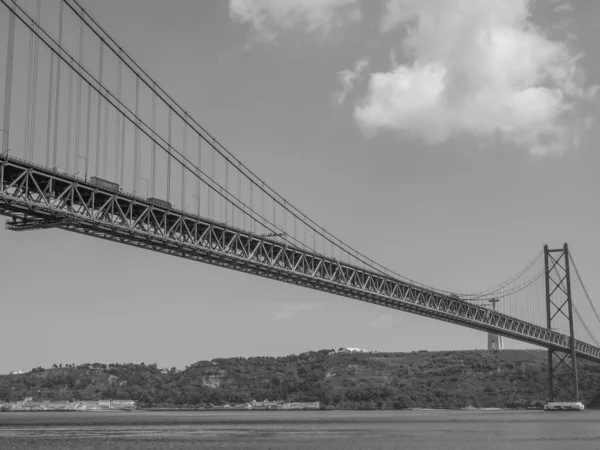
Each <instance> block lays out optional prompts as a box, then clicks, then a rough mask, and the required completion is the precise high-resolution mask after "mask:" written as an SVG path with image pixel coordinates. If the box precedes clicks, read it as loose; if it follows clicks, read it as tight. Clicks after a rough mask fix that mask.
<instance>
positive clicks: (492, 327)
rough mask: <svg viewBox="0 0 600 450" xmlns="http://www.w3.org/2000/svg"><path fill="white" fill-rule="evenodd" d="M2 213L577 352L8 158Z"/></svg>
mask: <svg viewBox="0 0 600 450" xmlns="http://www.w3.org/2000/svg"><path fill="white" fill-rule="evenodd" d="M0 214H3V215H7V216H10V217H11V218H12V219H11V220H9V221H8V222H7V228H8V229H10V230H13V231H26V230H34V229H45V228H61V229H63V230H67V231H72V232H76V233H81V234H85V235H89V236H95V237H99V238H102V239H107V240H110V241H114V242H119V243H122V244H127V245H131V246H135V247H139V248H145V249H148V250H153V251H157V252H161V253H165V254H169V255H173V256H179V257H182V258H186V259H191V260H195V261H200V262H204V263H208V264H213V265H217V266H220V267H226V268H229V269H233V270H237V271H241V272H246V273H250V274H254V275H259V276H262V277H265V278H270V279H274V280H279V281H284V282H286V283H291V284H296V285H299V286H304V287H309V288H312V289H317V290H320V291H324V292H328V293H332V294H337V295H341V296H344V297H348V298H353V299H357V300H361V301H365V302H369V303H373V304H377V305H380V306H385V307H387V308H393V309H397V310H401V311H406V312H410V313H413V314H419V315H422V316H426V317H431V318H434V319H437V320H443V321H446V322H450V323H454V324H458V325H462V326H466V327H470V328H474V329H477V330H481V331H488V332H494V333H497V334H500V335H502V336H506V337H510V338H512V339H516V340H520V341H524V342H527V343H530V344H535V345H539V346H542V347H546V348H549V349H552V350H555V351H569V349H570V345H571V341H570V338H569V337H568V336H566V335H564V334H561V333H557V332H555V331H552V330H549V329H546V328H542V327H540V326H537V325H534V324H531V323H528V322H525V321H521V320H519V319H517V318H514V317H510V316H507V315H504V314H501V313H498V312H496V311H493V310H491V309H489V308H486V307H483V306H480V305H477V304H473V303H469V302H466V301H463V300H460V299H457V298H454V297H449V296H447V295H445V294H443V293H439V292H435V291H431V290H426V289H424V288H422V287H420V286H417V285H411V284H408V283H405V282H403V281H400V280H398V279H394V278H391V277H389V276H387V275H386V274H382V273H379V272H376V271H369V270H364V269H362V268H359V267H355V266H352V265H348V264H344V263H341V262H340V261H338V260H336V259H331V258H327V257H324V256H323V255H320V254H318V253H314V252H311V251H307V250H305V249H302V248H298V247H294V246H291V245H289V244H288V243H286V242H284V241H279V240H277V239H276V238H269V237H262V236H258V235H254V234H252V233H249V232H247V231H245V230H240V229H236V228H233V227H230V226H228V225H226V224H223V223H217V222H213V221H210V220H208V219H205V218H202V217H198V216H196V215H193V214H189V213H186V212H184V211H180V210H174V209H166V208H162V207H158V206H155V205H152V204H150V203H149V202H148V201H147V200H146V199H143V198H139V197H136V196H133V195H129V194H125V193H122V192H118V191H110V190H107V189H100V188H98V187H96V186H94V185H92V184H91V183H89V182H87V181H86V180H82V179H80V178H76V177H73V176H70V175H66V174H63V173H57V172H54V171H51V170H49V169H47V168H44V167H42V166H37V165H34V164H31V163H28V162H25V161H21V160H18V159H15V158H9V157H7V156H0ZM574 344H575V350H576V352H577V355H578V357H581V358H585V359H589V360H593V361H596V362H600V348H598V347H594V346H592V345H590V344H587V343H584V342H582V341H575V342H574Z"/></svg>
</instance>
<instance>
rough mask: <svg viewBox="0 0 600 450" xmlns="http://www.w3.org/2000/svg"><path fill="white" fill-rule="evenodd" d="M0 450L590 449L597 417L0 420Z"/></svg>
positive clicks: (599, 437) (599, 442) (28, 416)
mask: <svg viewBox="0 0 600 450" xmlns="http://www.w3.org/2000/svg"><path fill="white" fill-rule="evenodd" d="M0 449H2V450H21V449H23V450H24V449H27V450H31V449H63V450H70V449H78V450H88V449H89V450H92V449H93V450H96V449H110V450H123V449H156V450H159V449H160V450H162V449H261V450H262V449H286V450H296V449H333V450H337V449H340V450H341V449H344V450H351V449H356V450H359V449H361V450H362V449H403V450H404V449H406V450H408V449H417V450H421V449H427V450H429V449H435V450H471V449H473V450H475V449H476V450H499V449H510V450H515V449H527V450H538V449H539V450H542V449H543V450H564V449H572V450H598V449H600V411H586V412H543V411H526V412H525V411H428V410H419V411H311V412H309V411H263V412H258V411H243V412H242V411H240V412H205V411H202V412H145V411H136V412H95V413H94V412H89V413H87V412H86V413H81V412H80V413H59V412H57V413H44V412H39V413H38V412H34V413H0Z"/></svg>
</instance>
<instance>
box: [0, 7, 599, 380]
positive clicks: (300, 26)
mask: <svg viewBox="0 0 600 450" xmlns="http://www.w3.org/2000/svg"><path fill="white" fill-rule="evenodd" d="M82 4H83V5H84V6H85V7H86V9H87V11H88V12H89V13H90V14H91V15H92V16H93V17H95V18H96V19H97V20H98V21H99V22H100V23H101V24H102V25H103V27H104V28H105V29H106V30H107V31H108V32H109V34H111V35H112V36H113V37H114V38H115V39H116V40H117V41H118V42H119V43H120V44H121V45H122V46H123V48H125V49H126V50H127V51H128V52H129V54H130V55H132V56H133V57H134V58H135V59H136V60H137V61H138V63H139V64H140V65H141V66H142V67H143V68H144V69H145V70H146V71H147V72H149V73H150V74H151V75H152V76H153V77H154V78H155V79H156V80H158V82H159V83H160V84H161V85H162V86H163V88H164V89H165V90H166V91H167V92H169V93H170V94H171V95H172V96H173V97H174V98H175V99H177V100H178V101H179V102H180V103H182V104H183V105H184V106H185V108H186V109H187V111H188V112H189V113H190V115H192V116H193V117H194V118H195V119H196V120H198V121H199V122H200V123H201V124H202V125H203V126H204V127H205V128H207V129H208V130H210V132H211V133H212V134H213V135H215V136H217V137H218V138H219V140H220V141H221V142H223V143H224V144H225V145H226V146H227V148H228V149H229V150H230V151H232V152H233V153H234V154H235V155H236V156H237V157H239V158H240V159H241V160H242V161H244V162H245V163H246V164H247V165H248V166H249V167H251V168H252V169H253V170H254V171H255V172H256V173H257V174H259V175H260V176H261V177H263V178H265V179H266V180H267V181H268V182H269V184H270V185H271V186H273V187H274V188H275V189H276V190H277V191H278V192H279V193H280V194H281V195H283V196H284V197H286V198H287V199H288V200H289V201H290V202H291V203H293V204H294V205H295V206H296V207H298V208H299V209H300V210H301V211H303V212H305V213H307V214H308V215H309V216H310V217H312V218H313V219H314V220H315V221H316V222H317V223H319V224H320V225H322V226H323V227H325V228H326V229H328V230H330V231H332V232H333V233H334V234H335V235H336V236H338V237H339V238H341V239H343V240H344V241H346V242H348V243H350V244H351V245H353V246H354V247H356V248H358V249H359V250H361V251H362V252H363V253H365V254H367V255H368V256H370V257H371V258H373V259H375V260H376V261H378V262H380V263H383V264H384V265H387V266H388V267H391V268H393V269H394V270H395V271H397V272H399V273H401V274H403V275H404V276H407V277H410V278H413V279H416V280H418V281H420V282H423V283H427V284H429V285H433V286H435V287H438V288H441V289H447V290H451V291H456V292H474V291H477V290H480V289H483V288H486V287H489V286H492V285H495V284H497V283H499V282H501V281H503V280H504V279H507V278H509V277H510V276H511V275H513V274H514V273H516V272H517V271H518V270H519V269H520V268H521V267H523V266H524V265H525V264H526V263H527V262H528V261H529V260H531V258H533V256H535V255H536V254H537V253H538V252H539V251H540V250H541V248H542V247H543V245H544V244H549V245H550V246H552V247H558V246H562V244H563V243H564V242H568V243H569V246H570V248H571V250H572V251H573V255H574V256H575V258H576V261H577V265H578V267H579V269H580V272H581V274H582V276H583V278H584V279H585V280H586V283H587V288H588V290H589V292H590V294H591V295H592V297H593V298H597V297H598V296H600V279H599V278H598V277H597V276H596V275H597V273H598V272H599V271H600V262H599V260H598V258H596V257H595V255H596V254H599V253H600V241H599V239H598V236H597V224H598V223H599V221H600V211H599V209H598V208H597V207H596V203H595V200H596V199H597V193H598V191H599V189H600V177H598V176H596V172H597V168H598V167H600V154H599V152H598V150H597V148H596V145H595V143H596V142H597V141H598V139H599V138H600V128H599V127H600V123H599V122H600V111H599V108H598V101H597V99H598V95H597V93H596V90H597V85H600V59H599V57H598V55H597V54H596V53H595V52H594V49H595V45H596V43H597V42H598V39H599V38H600V25H598V24H597V20H596V18H597V17H598V16H599V15H600V3H598V2H597V1H595V0H581V1H578V2H574V1H573V2H570V3H567V2H562V1H560V2H559V1H550V0H548V1H540V0H538V1H526V0H508V1H501V0H497V1H496V0H495V1H490V0H443V1H442V0H375V1H371V0H369V1H366V0H310V1H308V0H285V1H284V0H229V1H212V2H198V1H194V0H171V1H169V2H164V1H161V0H101V1H100V0H82ZM0 32H1V33H2V36H1V37H0V43H2V42H5V39H6V37H5V31H4V30H0ZM3 45H4V44H3ZM0 249H2V255H3V257H2V258H0V274H1V275H0V276H1V278H0V279H1V280H2V287H1V291H0V292H1V295H2V303H1V305H2V309H3V313H2V314H1V315H0V329H1V330H2V335H3V337H4V339H5V340H6V341H7V342H8V343H9V345H3V346H2V347H3V352H2V358H1V359H0V373H6V372H9V371H12V370H19V369H21V370H28V369H31V368H33V367H37V366H43V367H48V366H51V365H52V364H54V363H56V364H58V363H62V364H71V363H74V364H79V363H84V362H90V363H93V362H105V363H108V362H145V363H152V362H156V363H157V364H158V365H159V366H160V367H171V366H175V367H178V368H184V367H185V366H187V365H190V364H192V363H194V362H196V361H199V360H205V359H212V358H217V357H233V356H244V357H247V356H261V355H262V356H283V355H288V354H291V353H299V352H303V351H308V350H319V349H337V348H339V347H358V348H364V349H368V350H378V351H414V350H423V349H424V350H455V349H475V348H485V346H486V342H487V341H486V335H485V333H482V332H478V331H474V330H469V329H466V328H462V327H459V326H456V325H451V324H447V323H444V322H439V321H435V320H433V319H427V318H424V317H420V316H416V315H411V314H408V313H403V312H399V311H393V310H387V309H383V308H381V307H378V306H374V305H370V304H366V303H362V302H358V301H355V300H351V299H347V298H343V297H337V296H332V295H329V294H325V293H322V292H317V291H311V290H308V289H304V288H300V287H297V286H292V285H287V284H283V283H278V282H274V281H270V280H266V279H262V278H259V277H254V276H251V275H247V274H242V273H237V272H233V271H230V270H226V269H221V268H217V267H213V266H209V265H204V264H199V263H194V262H191V261H187V260H184V259H178V258H174V257H171V256H166V255H161V254H157V253H153V252H149V251H144V250H140V249H134V248H132V247H128V246H123V245H118V244H115V243H110V242H105V241H102V240H98V239H93V238H89V237H85V236H80V235H77V234H73V233H67V232H64V231H59V230H44V231H37V232H29V233H12V232H9V231H7V230H4V229H3V228H2V229H0ZM11 342H12V345H11V344H10V343H11ZM507 346H508V347H509V348H517V347H519V348H520V347H522V345H521V344H519V343H516V342H512V341H508V342H507Z"/></svg>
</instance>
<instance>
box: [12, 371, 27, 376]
mask: <svg viewBox="0 0 600 450" xmlns="http://www.w3.org/2000/svg"><path fill="white" fill-rule="evenodd" d="M24 373H26V372H23V371H22V370H15V371H14V372H10V373H9V375H21V374H24Z"/></svg>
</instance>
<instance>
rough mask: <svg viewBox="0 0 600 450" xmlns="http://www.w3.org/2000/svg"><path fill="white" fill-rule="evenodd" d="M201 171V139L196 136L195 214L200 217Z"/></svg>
mask: <svg viewBox="0 0 600 450" xmlns="http://www.w3.org/2000/svg"><path fill="white" fill-rule="evenodd" d="M201 170H202V138H201V137H200V135H198V166H197V168H196V214H198V215H200V187H201V181H200V171H201Z"/></svg>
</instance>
